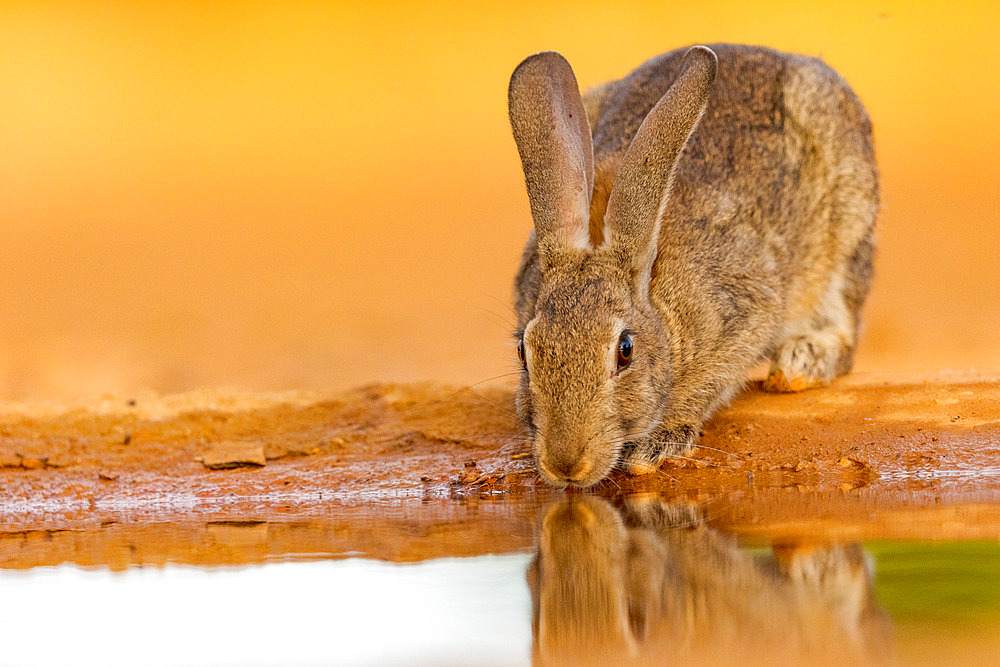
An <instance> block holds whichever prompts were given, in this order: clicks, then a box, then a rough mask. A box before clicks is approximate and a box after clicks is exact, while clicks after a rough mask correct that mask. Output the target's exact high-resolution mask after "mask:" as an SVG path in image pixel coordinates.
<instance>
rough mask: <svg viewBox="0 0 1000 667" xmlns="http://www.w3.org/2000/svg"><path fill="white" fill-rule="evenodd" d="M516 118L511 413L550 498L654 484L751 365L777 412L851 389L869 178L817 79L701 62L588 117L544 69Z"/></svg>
mask: <svg viewBox="0 0 1000 667" xmlns="http://www.w3.org/2000/svg"><path fill="white" fill-rule="evenodd" d="M508 102H509V113H510V121H511V127H512V130H513V134H514V138H515V142H516V144H517V148H518V152H519V155H520V157H521V163H522V166H523V169H524V175H525V182H526V185H527V191H528V199H529V203H530V207H531V215H532V219H533V221H534V229H533V230H532V233H531V234H530V235H529V238H528V242H527V245H526V247H525V250H524V253H523V256H522V260H521V265H520V268H519V270H518V273H517V276H516V279H515V288H514V299H515V303H516V310H517V317H518V331H517V333H516V336H517V338H518V340H519V344H520V345H523V348H520V349H523V365H524V371H523V373H522V377H521V382H520V386H519V388H518V391H517V396H516V407H517V411H518V414H519V416H520V418H521V419H522V421H523V422H524V423H525V424H526V425H527V426H528V428H529V429H530V431H531V433H532V438H533V451H534V458H535V463H536V466H537V467H538V470H539V472H540V474H541V475H542V477H543V478H545V479H546V480H548V481H549V482H550V483H552V484H554V485H557V486H565V485H574V486H590V485H592V484H594V483H596V482H598V481H600V480H601V479H603V478H604V477H605V476H606V475H607V474H608V473H609V472H610V471H611V470H612V469H613V468H614V467H616V466H621V467H623V468H625V469H626V470H628V471H629V472H632V473H633V474H640V473H646V472H651V471H652V470H654V469H655V467H656V466H657V465H658V464H659V463H660V462H661V461H662V460H663V459H664V458H665V457H666V456H669V455H675V454H679V453H683V452H684V451H686V450H687V449H689V448H690V447H692V446H693V445H694V444H695V443H696V442H697V440H698V438H699V437H700V431H701V428H702V425H703V423H704V422H705V421H706V420H707V419H708V418H709V417H710V416H711V415H712V414H713V413H714V412H715V411H716V410H717V409H718V408H719V407H720V406H722V405H724V404H725V403H726V402H727V401H728V400H729V399H730V398H731V397H732V396H733V395H734V394H735V393H736V392H737V391H738V390H739V389H740V388H741V387H742V385H743V384H744V383H745V381H746V378H747V374H748V372H749V370H750V369H752V367H753V366H754V365H755V364H757V363H758V362H759V361H761V360H762V359H768V358H769V359H770V362H771V367H770V373H769V376H768V379H767V380H766V382H765V388H766V389H769V390H772V391H798V390H802V389H806V388H809V387H814V386H821V385H824V384H827V383H829V382H830V381H831V380H832V379H833V378H835V377H837V376H839V375H842V374H844V373H846V372H848V371H849V370H850V368H851V365H852V363H853V358H854V350H855V345H856V342H857V337H858V328H859V314H860V309H861V306H862V304H863V302H864V300H865V297H866V296H867V294H868V291H869V286H870V283H871V275H872V254H873V250H874V241H873V229H874V225H875V218H876V214H877V211H878V172H877V167H876V164H875V158H874V152H873V147H872V136H871V123H870V121H869V118H868V115H867V113H866V111H865V109H864V107H863V106H862V104H861V102H860V100H859V99H858V97H857V96H856V95H855V94H854V92H853V91H852V90H851V89H850V88H849V87H848V85H847V83H846V82H845V81H844V80H843V79H842V78H841V77H840V76H839V75H838V74H837V73H836V72H834V71H833V70H832V69H831V68H830V67H828V66H827V65H825V64H824V63H823V62H822V61H820V60H819V59H816V58H811V57H806V56H801V55H794V54H787V53H781V52H778V51H774V50H771V49H767V48H762V47H753V46H740V45H729V44H717V45H712V46H711V47H710V48H709V47H705V46H695V47H691V48H689V49H679V50H675V51H671V52H669V53H666V54H663V55H661V56H658V57H656V58H653V59H652V60H649V61H648V62H646V63H644V64H643V65H641V66H640V67H639V68H638V69H636V70H635V71H633V72H632V73H631V74H629V75H627V76H626V77H624V78H622V79H620V80H618V81H613V82H610V83H606V84H603V85H601V86H598V87H597V88H595V89H593V90H591V91H590V92H588V93H587V95H586V96H581V95H580V92H579V88H578V86H577V82H576V78H575V76H574V74H573V71H572V69H571V68H570V66H569V64H568V63H567V62H566V60H565V59H564V58H563V57H562V56H561V55H559V54H557V53H555V52H543V53H539V54H536V55H533V56H531V57H529V58H527V59H526V60H525V61H523V62H522V63H521V64H520V65H519V66H518V67H517V69H516V70H515V71H514V73H513V75H512V77H511V81H510V87H509V90H508ZM624 335H627V336H629V338H630V341H631V342H632V345H633V348H632V349H633V350H634V352H633V355H632V358H631V362H630V363H628V365H627V366H625V367H624V368H621V367H619V363H618V346H619V343H620V341H621V340H623V338H622V336H624Z"/></svg>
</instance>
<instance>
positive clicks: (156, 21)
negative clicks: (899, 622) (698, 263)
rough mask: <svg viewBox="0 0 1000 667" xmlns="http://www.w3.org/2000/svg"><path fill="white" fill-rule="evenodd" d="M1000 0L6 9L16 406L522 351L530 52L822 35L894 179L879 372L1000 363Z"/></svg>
mask: <svg viewBox="0 0 1000 667" xmlns="http://www.w3.org/2000/svg"><path fill="white" fill-rule="evenodd" d="M998 34H1000V8H998V5H997V4H996V3H992V2H981V3H976V2H951V3H927V2H923V3H921V2H882V3H877V4H876V3H859V2H844V1H837V2H827V3H816V4H806V3H787V4H786V3H776V2H757V3H745V2H722V3H680V2H670V3H667V2H655V3H634V4H631V5H628V6H626V5H623V4H619V3H614V4H612V3H592V2H574V3H568V2H567V3H538V2H518V1H516V0H515V1H514V2H508V3H494V2H490V3H485V2H483V3H481V2H462V3H435V4H426V5H419V4H414V3H409V2H398V3H380V2H350V3H340V4H335V3H308V4H306V3H281V2H274V3H253V2H234V3H226V2H213V3H201V2H171V3H166V2H164V3H149V2H141V3H140V2H135V3H56V2H53V3H47V2H37V1H35V2H4V3H2V4H0V91H2V92H0V239H3V242H2V259H0V304H2V305H0V399H4V400H53V401H60V400H71V399H73V398H75V397H78V396H93V395H99V394H102V393H106V392H115V393H120V392H132V391H138V390H140V389H144V388H146V389H153V390H157V391H163V392H173V391H182V390H186V389H190V388H193V387H197V386H203V385H210V386H235V387H245V388H249V389H285V388H307V389H323V390H326V389H339V388H343V387H348V386H353V385H357V384H362V383H367V382H372V381H388V380H401V381H410V380H418V379H435V380H445V381H451V382H459V383H463V384H471V383H474V382H479V381H483V380H487V379H488V378H493V377H495V376H499V375H501V374H504V373H507V372H509V371H512V370H514V369H516V366H517V364H516V361H515V357H514V350H513V346H512V341H511V338H510V333H511V330H512V328H513V316H512V315H511V313H510V311H509V310H508V308H507V304H509V303H510V291H511V281H512V277H513V273H514V270H515V268H516V266H517V261H518V258H519V254H520V250H521V246H522V244H523V242H524V239H525V237H526V235H527V233H528V230H529V227H530V218H529V212H528V204H527V199H526V197H525V194H524V187H523V181H522V175H521V172H520V169H519V163H518V160H517V155H516V151H515V148H514V144H513V141H512V140H511V138H510V131H509V126H508V123H507V117H506V86H507V80H508V77H509V75H510V72H511V71H512V69H513V68H514V66H516V65H517V63H518V62H519V61H520V60H521V59H522V58H523V57H524V56H526V55H528V54H530V53H532V52H535V51H539V50H543V49H555V50H558V51H561V52H562V53H563V54H564V55H566V57H567V58H568V59H569V61H570V62H571V63H572V64H573V66H574V68H575V70H576V73H577V76H578V79H579V81H580V83H581V86H583V87H588V86H590V85H594V84H596V83H599V82H601V81H604V80H607V79H611V78H617V77H619V76H622V75H624V74H625V73H627V72H628V71H629V70H630V69H631V68H633V67H634V66H636V65H637V64H639V63H640V62H642V61H643V60H645V59H647V58H649V57H650V56H653V55H655V54H657V53H660V52H663V51H666V50H669V49H671V48H675V47H678V46H683V45H687V44H691V43H695V42H715V41H734V42H746V43H755V44H764V45H768V46H773V47H776V48H779V49H784V50H791V51H799V52H803V53H808V54H813V55H821V56H822V57H823V58H824V59H825V60H826V61H827V62H828V63H829V64H831V65H832V66H833V67H834V68H836V69H837V70H838V71H840V73H841V74H842V75H844V77H845V78H846V79H847V80H848V81H849V82H850V83H851V85H852V86H853V87H854V89H855V90H856V91H857V92H858V94H859V95H860V96H861V98H862V100H864V101H865V103H866V104H867V106H868V109H869V111H870V113H871V116H872V118H873V120H874V125H875V139H876V148H877V152H878V158H879V163H880V167H881V170H882V184H883V211H882V215H881V218H880V222H879V225H880V228H879V243H880V246H879V257H878V263H877V276H876V283H875V289H874V292H873V295H872V298H871V300H870V301H869V304H868V307H867V330H866V333H865V336H864V340H863V343H862V347H861V350H860V356H859V359H858V365H857V368H858V369H862V370H902V369H912V370H927V369H936V368H963V367H972V366H978V367H984V368H994V369H995V368H998V367H1000V340H998V338H997V331H998V327H1000V296H998V294H997V289H996V288H997V285H998V282H1000V266H998V262H997V254H998V239H1000V188H998V176H1000V161H998V160H997V156H998V155H1000V123H998V122H997V120H998V118H1000V113H998V112H1000V90H998V87H1000V40H998V38H997V35H998Z"/></svg>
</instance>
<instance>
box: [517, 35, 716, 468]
mask: <svg viewBox="0 0 1000 667" xmlns="http://www.w3.org/2000/svg"><path fill="white" fill-rule="evenodd" d="M715 68H716V57H715V54H714V53H713V52H712V51H711V50H710V49H708V48H705V47H693V48H691V49H690V50H689V51H688V53H687V54H686V56H685V60H684V67H683V70H682V73H681V74H680V76H679V77H678V79H677V80H676V81H675V83H674V84H673V86H672V87H671V88H670V90H668V91H667V93H666V94H665V95H664V96H663V97H662V98H661V99H660V101H659V102H658V103H657V104H656V106H655V107H654V108H653V109H652V111H650V112H649V114H648V115H647V116H646V118H645V120H644V122H643V123H642V125H641V127H640V128H639V130H638V132H637V133H636V135H635V137H634V138H633V140H632V142H631V144H630V145H629V147H628V150H627V151H626V152H625V155H624V157H623V158H622V159H621V164H620V167H619V168H618V173H617V177H616V179H615V183H614V186H613V187H612V189H611V193H610V195H609V197H608V201H607V207H606V213H604V216H603V220H602V221H600V222H601V224H600V226H599V229H600V230H601V232H600V233H599V235H600V236H602V237H603V238H601V239H600V242H598V243H593V242H592V240H591V236H592V235H591V233H590V222H591V221H590V212H591V198H592V196H593V190H594V153H593V143H592V139H591V133H590V126H589V124H588V121H587V116H586V112H585V110H584V107H583V102H582V100H581V97H580V92H579V89H578V87H577V83H576V78H575V77H574V75H573V71H572V69H570V66H569V64H568V63H567V62H566V60H565V59H564V58H563V57H562V56H560V55H559V54H557V53H554V52H545V53H539V54H536V55H534V56H531V57H529V58H528V59H526V60H525V61H524V62H522V63H521V64H520V65H519V66H518V67H517V69H516V70H515V71H514V74H513V75H512V77H511V81H510V88H509V91H508V103H509V110H510V120H511V126H512V129H513V133H514V139H515V141H516V143H517V148H518V152H519V154H520V156H521V163H522V166H523V167H524V174H525V181H526V183H527V190H528V199H529V202H530V205H531V215H532V218H533V220H534V226H535V240H536V243H537V249H538V263H539V266H538V273H537V276H538V277H537V279H536V280H537V284H535V285H533V286H531V287H530V289H529V291H530V292H531V293H532V295H533V296H534V306H533V308H532V309H531V316H530V319H528V320H527V321H524V322H521V325H522V326H523V329H522V330H521V331H519V332H518V353H519V356H520V357H521V361H522V364H523V367H524V372H523V373H522V378H521V385H520V388H519V390H518V394H517V408H518V412H519V414H520V416H521V418H522V419H523V420H524V421H525V423H527V424H528V425H529V428H531V430H532V432H533V435H534V456H535V462H536V465H537V467H538V470H539V471H540V473H541V475H542V476H543V477H544V478H545V479H547V480H548V481H549V482H551V483H553V484H556V485H562V486H565V485H567V484H572V485H576V486H590V485H592V484H594V483H596V482H598V481H600V480H601V479H602V478H604V477H605V476H606V475H607V474H608V472H609V471H610V470H611V469H612V468H613V467H614V466H615V465H616V464H617V462H618V459H619V457H620V455H621V451H622V448H623V446H624V445H625V444H626V443H628V442H630V441H633V440H637V439H640V438H643V437H646V436H648V435H649V434H650V433H651V432H652V431H653V429H654V428H655V427H656V426H657V425H658V424H659V421H660V419H661V417H662V415H663V412H664V409H665V407H666V406H667V404H668V402H669V400H670V386H671V369H670V367H669V363H668V349H669V341H668V340H667V332H666V330H665V327H664V324H663V322H662V319H661V316H660V315H658V313H657V310H656V309H655V307H654V304H652V303H651V301H650V281H651V279H654V280H661V279H666V278H663V277H659V276H655V275H654V262H655V260H656V255H657V248H658V232H659V224H660V217H661V215H662V212H663V209H664V205H665V203H666V201H667V197H668V196H669V190H670V183H671V179H672V175H673V171H674V167H675V165H676V163H677V160H678V158H679V156H680V154H681V151H682V149H683V148H684V145H685V143H686V142H687V139H688V137H689V136H690V135H691V133H692V132H693V131H694V128H695V126H696V125H697V123H698V120H699V119H700V117H701V115H702V114H703V113H704V110H705V106H706V103H707V99H708V93H709V90H710V88H711V85H712V81H713V80H714V78H715ZM598 208H600V209H602V210H603V208H604V207H603V206H602V207H595V210H597V209H598Z"/></svg>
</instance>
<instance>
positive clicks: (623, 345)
mask: <svg viewBox="0 0 1000 667" xmlns="http://www.w3.org/2000/svg"><path fill="white" fill-rule="evenodd" d="M631 362H632V336H630V335H629V334H628V332H627V331H626V332H623V333H622V336H621V338H619V339H618V370H622V369H623V368H625V367H626V366H628V365H629V364H630V363H631Z"/></svg>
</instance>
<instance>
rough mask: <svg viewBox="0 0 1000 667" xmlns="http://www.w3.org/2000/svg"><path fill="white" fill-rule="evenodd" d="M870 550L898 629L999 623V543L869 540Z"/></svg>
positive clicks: (877, 582) (997, 625)
mask: <svg viewBox="0 0 1000 667" xmlns="http://www.w3.org/2000/svg"><path fill="white" fill-rule="evenodd" d="M865 550H866V551H867V552H868V553H869V554H871V555H872V556H873V557H874V559H875V590H876V594H877V596H878V600H879V602H880V603H881V604H882V605H883V606H884V607H885V608H886V610H887V611H888V612H889V613H890V615H891V616H892V618H893V622H894V624H895V625H896V628H897V632H901V633H906V632H907V630H910V629H913V630H915V629H918V628H925V627H930V626H934V627H935V628H937V629H941V628H942V627H944V626H947V627H949V628H953V629H955V630H963V629H964V630H968V631H979V630H982V629H984V627H993V628H1000V542H993V541H990V542H985V541H983V542H912V541H907V542H870V543H867V544H866V545H865ZM907 626H909V627H907ZM915 626H916V627H915Z"/></svg>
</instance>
